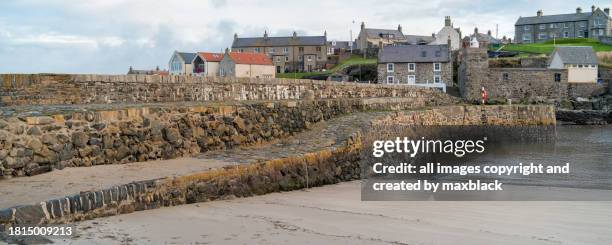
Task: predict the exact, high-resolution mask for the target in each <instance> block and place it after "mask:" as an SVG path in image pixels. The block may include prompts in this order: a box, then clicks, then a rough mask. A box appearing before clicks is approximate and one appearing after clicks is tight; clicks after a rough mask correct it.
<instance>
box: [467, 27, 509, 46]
mask: <svg viewBox="0 0 612 245" xmlns="http://www.w3.org/2000/svg"><path fill="white" fill-rule="evenodd" d="M474 40H476V41H477V42H478V46H479V47H489V46H491V45H493V46H495V45H500V44H501V43H502V40H499V39H497V38H495V37H493V35H492V33H491V30H488V31H487V33H480V32H478V27H476V28H474V33H472V34H470V35H469V36H466V37H464V38H463V39H462V44H461V46H462V47H464V48H467V47H470V46H472V45H471V42H472V41H474Z"/></svg>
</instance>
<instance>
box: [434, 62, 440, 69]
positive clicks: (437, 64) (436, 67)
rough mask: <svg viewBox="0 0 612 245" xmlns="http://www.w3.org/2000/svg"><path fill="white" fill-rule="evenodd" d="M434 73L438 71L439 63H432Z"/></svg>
mask: <svg viewBox="0 0 612 245" xmlns="http://www.w3.org/2000/svg"><path fill="white" fill-rule="evenodd" d="M434 71H440V63H434Z"/></svg>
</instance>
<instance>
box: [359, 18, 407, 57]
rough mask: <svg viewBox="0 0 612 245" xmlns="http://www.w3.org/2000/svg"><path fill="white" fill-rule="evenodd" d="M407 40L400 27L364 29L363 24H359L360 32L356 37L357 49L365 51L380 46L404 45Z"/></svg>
mask: <svg viewBox="0 0 612 245" xmlns="http://www.w3.org/2000/svg"><path fill="white" fill-rule="evenodd" d="M407 41H408V39H407V38H406V37H405V36H404V33H402V26H401V25H398V26H397V29H375V28H366V27H365V22H361V30H360V31H359V35H358V36H357V40H356V44H357V49H359V50H362V51H363V50H366V49H370V48H378V47H379V46H380V45H381V44H382V45H384V46H388V45H396V44H399V43H406V42H407Z"/></svg>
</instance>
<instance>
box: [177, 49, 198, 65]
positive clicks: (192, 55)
mask: <svg viewBox="0 0 612 245" xmlns="http://www.w3.org/2000/svg"><path fill="white" fill-rule="evenodd" d="M177 53H178V55H179V56H181V58H183V60H184V61H185V64H191V62H192V61H193V59H195V57H196V55H197V54H196V53H185V52H177Z"/></svg>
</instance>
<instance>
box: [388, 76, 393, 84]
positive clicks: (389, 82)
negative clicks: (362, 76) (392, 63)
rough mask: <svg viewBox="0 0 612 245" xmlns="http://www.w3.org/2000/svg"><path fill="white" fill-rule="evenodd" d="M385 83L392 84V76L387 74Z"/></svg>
mask: <svg viewBox="0 0 612 245" xmlns="http://www.w3.org/2000/svg"><path fill="white" fill-rule="evenodd" d="M387 84H393V76H387Z"/></svg>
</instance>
